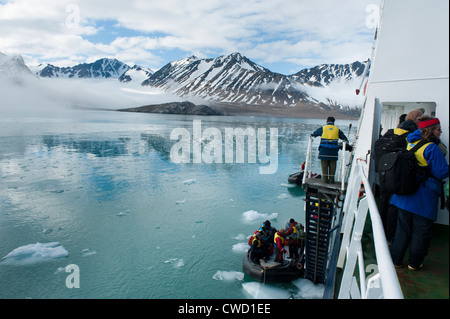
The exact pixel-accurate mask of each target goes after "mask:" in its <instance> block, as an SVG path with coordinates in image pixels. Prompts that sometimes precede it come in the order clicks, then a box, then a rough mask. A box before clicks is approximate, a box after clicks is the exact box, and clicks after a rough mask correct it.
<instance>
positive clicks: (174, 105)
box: [117, 101, 227, 116]
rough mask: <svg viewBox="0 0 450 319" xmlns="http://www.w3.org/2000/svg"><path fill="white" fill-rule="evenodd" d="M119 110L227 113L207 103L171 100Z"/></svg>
mask: <svg viewBox="0 0 450 319" xmlns="http://www.w3.org/2000/svg"><path fill="white" fill-rule="evenodd" d="M117 111H119V112H138V113H159V114H182V115H214V116H221V115H227V114H225V113H223V112H220V111H217V110H214V109H212V108H211V107H209V106H207V105H196V104H194V103H191V102H187V101H185V102H171V103H164V104H152V105H145V106H140V107H133V108H127V109H119V110H117Z"/></svg>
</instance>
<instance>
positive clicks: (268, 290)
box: [242, 282, 291, 299]
mask: <svg viewBox="0 0 450 319" xmlns="http://www.w3.org/2000/svg"><path fill="white" fill-rule="evenodd" d="M242 288H243V289H244V291H245V292H246V293H247V294H248V295H249V296H250V297H251V298H254V299H289V298H291V293H290V292H289V291H287V290H286V289H283V288H277V287H273V286H270V285H263V284H262V283H260V282H246V283H243V284H242Z"/></svg>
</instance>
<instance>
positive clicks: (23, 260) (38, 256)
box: [1, 242, 69, 266]
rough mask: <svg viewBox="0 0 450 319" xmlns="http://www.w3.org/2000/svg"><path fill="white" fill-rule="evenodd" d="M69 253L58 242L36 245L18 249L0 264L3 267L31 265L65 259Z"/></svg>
mask: <svg viewBox="0 0 450 319" xmlns="http://www.w3.org/2000/svg"><path fill="white" fill-rule="evenodd" d="M68 256H69V252H68V251H67V250H65V249H64V247H63V246H61V244H60V243H58V242H51V243H44V244H42V243H36V244H29V245H25V246H21V247H18V248H16V249H14V250H13V251H12V252H10V253H9V254H8V255H6V256H5V257H3V258H2V259H3V261H2V262H1V263H2V264H4V265H16V266H24V265H32V264H36V263H41V262H46V261H52V260H57V259H61V258H65V257H68Z"/></svg>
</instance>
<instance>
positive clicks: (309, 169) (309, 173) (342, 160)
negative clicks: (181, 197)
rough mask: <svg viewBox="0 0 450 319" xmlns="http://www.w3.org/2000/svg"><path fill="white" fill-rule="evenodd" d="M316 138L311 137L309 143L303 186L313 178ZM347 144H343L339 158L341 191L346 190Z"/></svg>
mask: <svg viewBox="0 0 450 319" xmlns="http://www.w3.org/2000/svg"><path fill="white" fill-rule="evenodd" d="M313 140H314V137H313V136H310V137H309V141H308V149H307V151H306V161H305V170H304V174H303V179H302V184H303V185H304V184H305V182H306V179H307V178H311V177H312V165H311V163H312V143H313ZM346 144H347V143H343V144H342V152H340V153H341V156H340V157H339V156H338V159H339V161H340V162H339V170H338V176H339V179H340V181H341V191H344V190H345V175H346V166H345V160H346V159H345V151H346Z"/></svg>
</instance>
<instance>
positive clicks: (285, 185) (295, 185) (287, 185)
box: [281, 183, 297, 188]
mask: <svg viewBox="0 0 450 319" xmlns="http://www.w3.org/2000/svg"><path fill="white" fill-rule="evenodd" d="M281 186H282V187H286V188H293V187H297V184H286V183H282V184H281Z"/></svg>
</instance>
